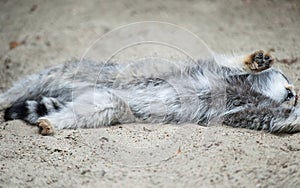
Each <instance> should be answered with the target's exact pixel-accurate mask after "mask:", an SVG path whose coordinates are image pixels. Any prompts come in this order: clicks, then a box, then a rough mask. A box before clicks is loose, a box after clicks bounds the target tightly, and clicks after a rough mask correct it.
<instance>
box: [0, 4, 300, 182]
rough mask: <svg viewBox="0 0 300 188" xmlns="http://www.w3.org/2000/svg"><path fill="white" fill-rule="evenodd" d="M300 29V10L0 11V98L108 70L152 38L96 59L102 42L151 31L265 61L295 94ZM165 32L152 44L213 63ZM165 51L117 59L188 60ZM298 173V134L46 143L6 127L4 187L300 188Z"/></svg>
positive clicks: (25, 129) (138, 133)
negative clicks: (70, 69) (45, 74)
mask: <svg viewBox="0 0 300 188" xmlns="http://www.w3.org/2000/svg"><path fill="white" fill-rule="evenodd" d="M299 18H300V4H299V1H297V0H294V1H275V0H274V1H252V0H244V1H233V0H231V1H226V2H225V1H208V0H206V1H193V0H189V1H94V0H90V1H87V2H85V1H79V0H73V1H68V0H65V1H34V0H26V1H16V0H9V1H7V0H2V1H0V44H1V45H0V89H1V91H2V92H4V91H5V90H6V89H8V88H9V87H10V86H12V84H13V83H14V82H15V81H17V80H18V79H21V78H22V77H24V76H26V75H28V74H31V73H34V72H37V71H39V70H41V69H43V68H47V67H50V66H52V65H57V64H61V63H64V62H66V61H69V60H72V59H81V58H89V59H94V60H103V59H105V60H107V58H108V57H112V56H113V54H112V53H113V52H115V49H116V47H118V45H120V44H122V43H121V42H122V41H126V40H127V39H129V38H130V37H133V38H135V35H137V37H142V39H143V37H147V36H149V35H151V34H149V33H147V27H145V28H144V30H143V28H140V30H139V31H135V32H133V33H130V32H129V31H130V29H129V30H126V29H125V32H124V33H122V32H121V33H118V34H115V35H108V36H113V38H112V39H109V40H108V43H105V42H98V43H97V45H98V46H97V45H96V47H95V46H93V44H95V41H97V40H99V38H101V36H103V34H105V33H108V32H111V31H113V30H114V29H116V28H118V27H121V26H124V25H127V24H130V23H134V22H141V21H152V20H154V21H162V22H169V23H172V24H175V25H178V26H180V27H181V28H184V29H186V30H188V31H190V32H192V33H194V34H195V35H197V36H198V37H199V38H200V39H202V40H203V41H205V44H206V45H207V46H208V47H209V48H210V49H211V50H213V51H215V52H217V53H229V54H230V53H232V52H235V53H248V52H251V51H253V50H257V49H265V50H270V51H272V54H273V55H274V56H275V57H276V58H277V62H276V65H275V66H276V67H279V68H280V69H282V70H283V71H284V72H285V73H286V74H287V75H288V76H289V77H290V78H291V80H293V81H295V85H296V86H298V87H299V86H300V84H299V81H298V79H299V78H300V74H299V69H300V64H299V60H300V51H299V49H300V35H299V33H300V32H299V31H300V22H299ZM129 28H130V27H129ZM171 30H172V29H171ZM178 30H180V29H178ZM122 31H124V30H122ZM168 31H170V30H168V29H167V30H163V32H160V31H157V34H158V35H157V36H159V39H161V40H163V39H162V38H164V39H166V38H167V39H170V41H173V42H174V44H178V43H176V41H177V40H178V41H177V42H179V43H180V45H183V46H184V48H185V49H184V50H187V51H188V52H190V53H194V52H195V50H196V52H197V50H198V49H201V48H202V49H203V50H204V51H201V52H199V54H198V55H199V56H200V57H201V56H205V55H207V51H205V50H206V48H204V47H203V46H201V45H199V43H193V42H190V41H188V40H186V39H182V38H180V37H179V38H178V39H177V40H176V39H173V38H172V36H173V35H172V32H168ZM172 31H174V32H175V30H172ZM180 31H182V30H180ZM139 32H140V33H139ZM169 34H170V36H168V35H169ZM175 34H176V32H175ZM166 36H168V37H166ZM175 36H176V35H175ZM189 36H190V37H191V35H189ZM118 37H120V38H118ZM169 37H170V38H169ZM191 38H193V37H191ZM122 45H123V44H122ZM153 45H154V46H155V45H158V44H153ZM91 46H93V48H91ZM158 46H159V47H160V48H159V49H161V50H157V51H155V50H153V49H154V48H152V47H153V46H150V47H149V46H147V45H146V46H143V45H142V46H141V47H140V48H139V46H133V47H132V48H130V49H131V50H129V51H128V53H125V52H127V50H126V49H125V50H123V51H122V53H118V54H117V56H116V57H115V56H113V59H115V60H117V61H118V60H119V61H120V62H122V61H127V60H130V59H131V57H137V56H143V55H146V56H147V55H148V56H149V55H150V56H153V55H157V56H159V57H164V56H165V54H167V52H176V53H177V55H178V54H182V53H181V52H180V53H179V52H178V51H176V48H171V47H168V46H167V47H166V46H164V45H158ZM199 46H200V47H199ZM198 47H199V48H198ZM88 49H90V50H88ZM132 49H133V50H132ZM170 49H172V50H170ZM174 49H175V50H174ZM189 50H190V51H189ZM193 50H194V51H193ZM134 52H135V54H134ZM142 52H143V53H142ZM165 52H166V53H165ZM131 53H133V54H131ZM124 54H125V55H124ZM194 55H195V56H197V54H194ZM166 56H167V55H166ZM179 56H180V55H179ZM177 57H178V56H172V57H169V56H168V58H169V60H171V59H172V58H173V59H174V58H175V59H176V58H177ZM193 57H194V56H193ZM295 58H298V60H296V61H293V60H294V59H295ZM2 114H3V113H2ZM0 119H1V120H2V119H3V118H0ZM1 120H0V121H1ZM299 167H300V134H299V133H298V134H292V135H286V134H283V135H274V134H269V133H266V132H263V131H254V130H247V129H239V128H232V127H227V126H222V125H220V124H218V123H214V124H211V125H210V126H209V127H203V126H198V125H193V124H186V125H181V126H174V125H158V124H156V125H139V124H128V125H119V126H113V127H105V128H99V129H78V130H60V131H57V132H56V134H55V135H54V136H41V135H39V134H38V129H37V128H36V127H34V126H31V125H28V124H26V123H24V122H22V121H18V120H16V121H10V122H3V123H1V124H0V187H42V186H43V187H188V186H189V187H300V170H299V169H300V168H299Z"/></svg>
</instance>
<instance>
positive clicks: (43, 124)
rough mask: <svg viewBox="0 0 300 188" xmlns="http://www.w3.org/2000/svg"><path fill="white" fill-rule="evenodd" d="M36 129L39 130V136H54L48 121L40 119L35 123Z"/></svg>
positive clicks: (52, 128)
mask: <svg viewBox="0 0 300 188" xmlns="http://www.w3.org/2000/svg"><path fill="white" fill-rule="evenodd" d="M37 124H38V127H40V129H41V132H40V133H41V134H42V135H44V136H49V135H53V134H54V127H53V125H52V124H51V123H50V121H49V120H48V119H46V118H40V119H38V121H37Z"/></svg>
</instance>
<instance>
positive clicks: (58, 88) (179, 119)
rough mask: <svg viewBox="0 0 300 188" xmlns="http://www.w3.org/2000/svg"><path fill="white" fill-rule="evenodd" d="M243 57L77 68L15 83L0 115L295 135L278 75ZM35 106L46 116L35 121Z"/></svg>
mask: <svg viewBox="0 0 300 188" xmlns="http://www.w3.org/2000/svg"><path fill="white" fill-rule="evenodd" d="M241 57H242V56H237V57H227V56H215V58H214V59H208V60H199V61H198V62H196V63H195V62H192V61H186V62H172V63H170V62H167V61H165V60H159V59H149V58H148V59H144V60H141V61H140V62H129V64H127V65H121V64H107V63H96V62H91V61H81V62H78V61H75V62H71V63H68V64H64V65H59V66H56V67H53V68H50V69H47V70H44V71H42V72H40V73H38V74H34V75H32V76H29V77H27V78H25V79H23V80H21V81H20V82H18V83H17V84H15V85H14V86H13V87H12V88H11V89H9V90H8V91H7V92H5V93H3V94H1V95H0V108H2V109H10V111H12V112H10V113H11V116H13V113H15V112H13V111H14V110H13V109H14V106H16V104H18V105H19V104H23V103H24V105H25V106H26V105H27V106H26V107H27V109H28V111H29V113H28V116H27V117H24V118H21V119H24V120H26V121H28V122H30V123H36V122H37V121H38V118H46V119H48V120H49V121H50V122H51V123H52V124H53V126H54V127H55V128H57V129H63V128H96V127H101V126H108V125H113V124H118V123H132V122H141V123H173V124H180V123H187V122H189V123H198V124H201V125H206V124H207V123H209V122H210V121H211V120H214V119H217V120H220V121H221V122H222V123H224V124H226V125H229V126H233V127H245V128H250V129H258V130H260V129H263V130H267V131H270V132H296V131H299V130H300V126H299V125H300V124H299V123H300V118H299V117H300V111H299V108H298V107H297V106H293V105H288V103H289V102H290V101H287V93H288V92H287V90H286V84H290V83H289V81H288V80H287V78H286V77H285V76H284V75H283V74H282V73H281V72H280V71H279V70H276V69H269V70H266V71H263V72H261V73H259V74H251V73H249V72H246V71H245V70H244V69H243V67H242V66H241V64H242V63H235V62H236V61H240V60H241ZM39 105H43V107H45V108H46V110H47V113H46V115H44V116H39V115H38V114H37V108H38V107H39ZM7 111H9V110H7ZM14 117H17V116H16V115H15V114H14ZM14 117H10V118H12V119H15V118H14Z"/></svg>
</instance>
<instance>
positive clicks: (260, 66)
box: [244, 50, 274, 72]
mask: <svg viewBox="0 0 300 188" xmlns="http://www.w3.org/2000/svg"><path fill="white" fill-rule="evenodd" d="M273 63H274V59H273V58H272V56H271V55H270V54H269V53H268V52H264V51H263V50H258V51H256V52H254V53H252V54H250V55H248V56H246V58H245V60H244V64H245V66H246V68H247V69H248V70H249V71H250V72H261V71H264V70H266V69H268V68H270V67H271V66H272V65H273Z"/></svg>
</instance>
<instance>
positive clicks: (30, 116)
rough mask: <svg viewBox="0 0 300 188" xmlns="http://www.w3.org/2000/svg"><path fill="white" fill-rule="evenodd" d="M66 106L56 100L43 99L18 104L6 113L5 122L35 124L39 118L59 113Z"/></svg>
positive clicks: (50, 98)
mask: <svg viewBox="0 0 300 188" xmlns="http://www.w3.org/2000/svg"><path fill="white" fill-rule="evenodd" d="M63 107H64V104H63V103H62V102H61V101H59V100H58V99H56V98H52V97H42V98H41V99H40V100H26V101H24V102H17V103H15V104H13V105H12V106H11V107H10V108H8V109H6V110H5V112H4V120H5V121H9V120H14V119H21V120H24V121H26V122H28V123H31V124H35V123H36V121H37V120H38V118H40V117H43V116H45V115H48V114H49V113H52V112H56V111H59V110H60V109H62V108H63Z"/></svg>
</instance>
